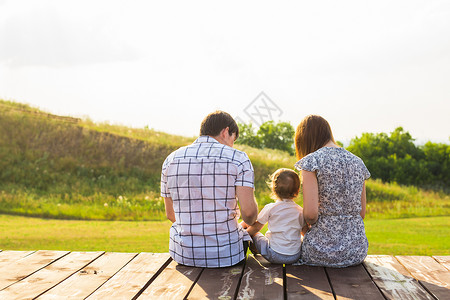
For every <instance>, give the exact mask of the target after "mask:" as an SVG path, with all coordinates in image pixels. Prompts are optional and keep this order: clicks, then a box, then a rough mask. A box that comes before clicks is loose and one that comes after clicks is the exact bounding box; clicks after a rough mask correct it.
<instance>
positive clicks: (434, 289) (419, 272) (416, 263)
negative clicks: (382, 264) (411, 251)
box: [396, 256, 450, 299]
mask: <svg viewBox="0 0 450 300" xmlns="http://www.w3.org/2000/svg"><path fill="white" fill-rule="evenodd" d="M396 258H397V260H398V261H399V262H400V263H401V264H402V265H403V266H404V267H405V268H406V269H407V270H408V271H409V272H410V273H411V274H412V276H414V278H416V279H417V280H419V282H420V283H421V284H422V285H423V286H424V287H425V288H426V289H427V290H428V292H430V293H431V294H433V295H434V296H435V297H436V298H438V299H445V298H447V299H450V272H449V271H448V270H447V269H446V268H445V267H444V266H442V265H441V264H439V263H438V262H437V261H435V260H434V259H433V258H432V257H429V256H396Z"/></svg>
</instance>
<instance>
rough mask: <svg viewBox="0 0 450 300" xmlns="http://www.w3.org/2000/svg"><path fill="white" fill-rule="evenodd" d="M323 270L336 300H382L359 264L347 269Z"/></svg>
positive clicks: (381, 296)
mask: <svg viewBox="0 0 450 300" xmlns="http://www.w3.org/2000/svg"><path fill="white" fill-rule="evenodd" d="M325 270H326V273H327V274H328V277H329V280H330V283H331V286H332V288H333V291H334V293H335V295H336V299H342V300H343V299H364V300H372V299H384V297H383V295H382V294H381V293H380V291H379V290H378V288H377V286H376V285H375V283H373V281H372V279H371V278H370V276H369V274H367V271H366V270H365V269H364V267H363V266H362V265H361V264H359V265H357V266H353V267H348V268H326V269H325Z"/></svg>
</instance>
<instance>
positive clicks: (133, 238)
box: [0, 215, 170, 252]
mask: <svg viewBox="0 0 450 300" xmlns="http://www.w3.org/2000/svg"><path fill="white" fill-rule="evenodd" d="M169 228H170V222H169V221H164V222H126V221H107V222H104V221H76V220H51V219H50V220H49V219H40V218H29V217H20V216H8V215H0V232H1V235H0V249H3V250H8V249H10V250H39V249H45V250H70V251H114V252H168V251H169V246H168V245H169Z"/></svg>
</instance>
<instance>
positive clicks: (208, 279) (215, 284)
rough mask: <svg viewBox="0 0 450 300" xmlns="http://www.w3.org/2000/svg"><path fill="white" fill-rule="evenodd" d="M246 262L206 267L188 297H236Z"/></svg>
mask: <svg viewBox="0 0 450 300" xmlns="http://www.w3.org/2000/svg"><path fill="white" fill-rule="evenodd" d="M243 271H244V264H240V265H237V266H233V267H229V268H214V269H206V268H205V269H204V270H203V272H202V274H201V276H200V278H199V279H198V281H197V283H196V284H195V286H194V288H193V289H192V291H191V292H190V293H189V296H188V298H187V299H191V300H192V299H234V297H235V295H236V290H237V287H238V285H239V282H240V279H241V275H242V272H243Z"/></svg>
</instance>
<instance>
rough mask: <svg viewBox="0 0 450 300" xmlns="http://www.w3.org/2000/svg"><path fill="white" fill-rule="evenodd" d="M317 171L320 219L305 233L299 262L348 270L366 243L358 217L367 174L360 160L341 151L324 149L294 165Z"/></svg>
mask: <svg viewBox="0 0 450 300" xmlns="http://www.w3.org/2000/svg"><path fill="white" fill-rule="evenodd" d="M295 168H296V169H298V170H305V171H310V172H316V176H317V183H318V186H319V218H318V220H317V222H316V223H315V224H314V225H312V227H311V229H310V230H309V231H308V232H307V233H306V235H305V237H304V239H303V244H302V249H301V257H300V263H302V264H307V265H312V266H325V267H347V266H351V265H355V264H359V263H361V262H362V261H363V260H364V258H365V257H366V256H367V249H368V247H369V243H368V241H367V237H366V233H365V230H364V222H363V219H362V218H361V216H360V212H361V193H362V188H363V183H364V181H365V180H366V179H367V178H369V177H370V173H369V171H368V170H367V168H366V166H365V165H364V163H363V161H362V160H361V159H360V158H359V157H357V156H355V155H353V154H352V153H350V152H348V151H347V150H345V149H344V148H333V147H323V148H320V149H319V150H317V151H315V152H313V153H310V154H308V155H307V156H305V157H303V158H302V159H301V160H300V161H298V162H297V163H296V164H295Z"/></svg>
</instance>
